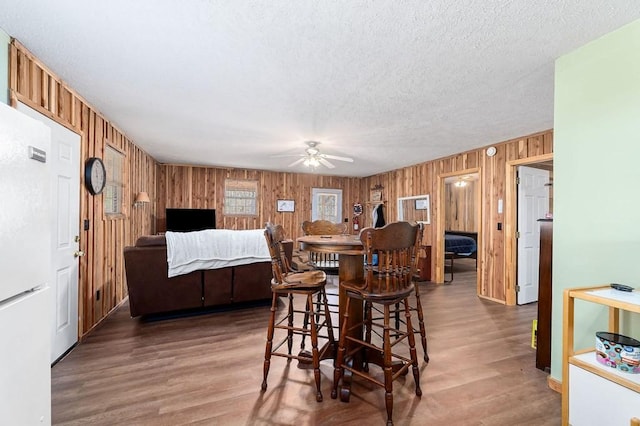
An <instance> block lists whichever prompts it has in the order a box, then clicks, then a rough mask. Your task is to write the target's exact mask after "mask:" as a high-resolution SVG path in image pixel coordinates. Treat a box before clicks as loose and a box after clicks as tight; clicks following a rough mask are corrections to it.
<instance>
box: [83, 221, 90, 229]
mask: <svg viewBox="0 0 640 426" xmlns="http://www.w3.org/2000/svg"><path fill="white" fill-rule="evenodd" d="M83 228H84V230H85V231H88V230H89V219H85V220H84V223H83Z"/></svg>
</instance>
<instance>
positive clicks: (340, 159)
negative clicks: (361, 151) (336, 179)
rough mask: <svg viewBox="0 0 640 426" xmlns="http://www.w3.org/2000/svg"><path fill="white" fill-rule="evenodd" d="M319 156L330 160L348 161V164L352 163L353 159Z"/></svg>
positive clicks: (326, 155)
mask: <svg viewBox="0 0 640 426" xmlns="http://www.w3.org/2000/svg"><path fill="white" fill-rule="evenodd" d="M320 156H321V157H322V158H330V159H332V160H338V161H348V162H349V163H353V158H349V157H339V156H337V155H330V154H320Z"/></svg>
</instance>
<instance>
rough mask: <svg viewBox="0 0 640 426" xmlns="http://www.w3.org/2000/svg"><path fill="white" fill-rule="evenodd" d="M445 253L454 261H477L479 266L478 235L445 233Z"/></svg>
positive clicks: (457, 232) (475, 233) (454, 232)
mask: <svg viewBox="0 0 640 426" xmlns="http://www.w3.org/2000/svg"><path fill="white" fill-rule="evenodd" d="M444 251H445V253H447V254H449V256H450V257H452V258H453V259H460V258H471V259H476V265H477V264H478V263H477V262H478V233H477V232H466V231H445V233H444Z"/></svg>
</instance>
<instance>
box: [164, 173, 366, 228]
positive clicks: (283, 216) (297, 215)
mask: <svg viewBox="0 0 640 426" xmlns="http://www.w3.org/2000/svg"><path fill="white" fill-rule="evenodd" d="M226 179H250V180H256V181H258V187H259V196H258V198H259V200H260V205H259V207H258V215H257V216H225V215H224V212H223V199H224V184H225V180H226ZM360 182H361V179H358V178H347V177H336V176H322V175H318V174H304V173H281V172H269V171H263V170H245V169H231V168H215V167H197V166H188V165H161V166H160V168H159V173H158V187H157V193H158V197H159V198H158V210H157V212H158V219H157V229H158V231H163V230H164V229H165V208H167V207H170V208H171V207H173V208H212V209H216V222H217V223H216V226H217V227H218V228H221V229H259V228H263V227H264V224H265V223H266V222H268V221H270V222H273V223H278V224H281V225H282V226H283V227H284V229H285V232H286V235H287V236H289V237H290V238H296V237H299V236H302V222H304V221H305V220H311V189H312V188H335V189H342V215H343V217H344V218H348V219H349V224H351V221H352V212H353V203H355V202H357V201H359V200H360V199H361V198H359V197H360V195H359V194H360V193H361V191H360ZM278 199H290V200H295V211H294V212H292V213H284V212H283V213H280V212H277V211H276V200H278Z"/></svg>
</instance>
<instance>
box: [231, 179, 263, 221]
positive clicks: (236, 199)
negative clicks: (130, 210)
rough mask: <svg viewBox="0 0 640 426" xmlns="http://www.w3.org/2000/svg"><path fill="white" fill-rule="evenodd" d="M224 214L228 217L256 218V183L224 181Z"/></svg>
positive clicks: (254, 181)
mask: <svg viewBox="0 0 640 426" xmlns="http://www.w3.org/2000/svg"><path fill="white" fill-rule="evenodd" d="M224 214H225V215H229V216H257V215H258V181H257V180H239V179H227V180H225V182H224Z"/></svg>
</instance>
